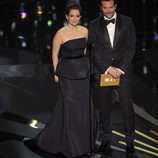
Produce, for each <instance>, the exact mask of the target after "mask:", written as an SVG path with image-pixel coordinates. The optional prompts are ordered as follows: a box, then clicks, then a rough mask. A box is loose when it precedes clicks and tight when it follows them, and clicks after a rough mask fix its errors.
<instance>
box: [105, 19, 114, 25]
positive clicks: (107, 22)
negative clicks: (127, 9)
mask: <svg viewBox="0 0 158 158" xmlns="http://www.w3.org/2000/svg"><path fill="white" fill-rule="evenodd" d="M110 23H113V24H114V23H115V19H114V18H113V19H111V20H105V24H106V25H108V24H110Z"/></svg>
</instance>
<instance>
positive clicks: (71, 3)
mask: <svg viewBox="0 0 158 158" xmlns="http://www.w3.org/2000/svg"><path fill="white" fill-rule="evenodd" d="M72 9H77V10H79V12H80V14H82V8H81V6H80V4H79V3H78V2H76V1H75V0H69V1H68V2H67V5H66V11H65V13H66V15H68V14H69V13H70V10H72Z"/></svg>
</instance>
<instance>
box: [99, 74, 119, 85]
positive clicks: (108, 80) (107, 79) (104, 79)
mask: <svg viewBox="0 0 158 158" xmlns="http://www.w3.org/2000/svg"><path fill="white" fill-rule="evenodd" d="M119 84H120V78H117V79H116V78H113V77H112V76H111V75H110V74H101V77H100V87H103V86H118V85H119Z"/></svg>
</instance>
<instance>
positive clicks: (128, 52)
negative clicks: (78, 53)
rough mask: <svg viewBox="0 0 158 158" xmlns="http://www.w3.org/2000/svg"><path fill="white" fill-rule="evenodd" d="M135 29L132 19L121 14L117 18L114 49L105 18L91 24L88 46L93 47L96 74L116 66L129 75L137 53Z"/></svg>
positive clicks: (97, 19) (92, 55) (92, 53)
mask: <svg viewBox="0 0 158 158" xmlns="http://www.w3.org/2000/svg"><path fill="white" fill-rule="evenodd" d="M135 43H136V41H135V29H134V25H133V22H132V19H131V18H129V17H126V16H123V15H120V14H117V17H116V26H115V34H114V43H113V47H112V46H111V43H110V39H109V34H108V30H107V27H106V25H105V21H104V17H103V16H100V17H98V18H96V19H94V20H93V21H92V22H90V24H89V35H88V45H89V46H91V57H92V60H93V63H94V64H93V65H94V71H93V73H95V74H101V73H105V71H106V70H107V69H108V68H109V67H110V66H115V67H117V68H119V69H121V70H122V71H124V72H125V75H127V74H128V71H129V70H131V69H130V68H129V67H130V65H131V63H132V59H133V56H134V53H135Z"/></svg>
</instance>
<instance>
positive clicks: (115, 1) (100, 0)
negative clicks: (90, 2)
mask: <svg viewBox="0 0 158 158" xmlns="http://www.w3.org/2000/svg"><path fill="white" fill-rule="evenodd" d="M103 1H107V2H108V1H114V4H117V0H99V4H100V5H101V2H103Z"/></svg>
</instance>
